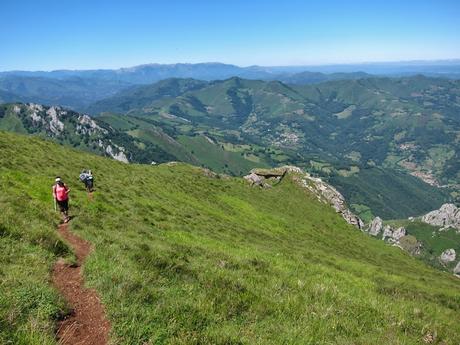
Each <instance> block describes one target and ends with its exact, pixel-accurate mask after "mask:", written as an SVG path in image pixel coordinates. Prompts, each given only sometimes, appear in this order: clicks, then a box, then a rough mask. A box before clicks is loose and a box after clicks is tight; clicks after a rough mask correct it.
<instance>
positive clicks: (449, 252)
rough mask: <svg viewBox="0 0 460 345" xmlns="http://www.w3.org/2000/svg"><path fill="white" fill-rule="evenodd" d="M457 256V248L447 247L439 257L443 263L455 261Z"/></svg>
mask: <svg viewBox="0 0 460 345" xmlns="http://www.w3.org/2000/svg"><path fill="white" fill-rule="evenodd" d="M455 258H456V253H455V249H446V250H445V251H443V252H442V254H441V256H440V257H439V259H440V260H441V262H442V263H443V264H448V263H450V262H454V261H455Z"/></svg>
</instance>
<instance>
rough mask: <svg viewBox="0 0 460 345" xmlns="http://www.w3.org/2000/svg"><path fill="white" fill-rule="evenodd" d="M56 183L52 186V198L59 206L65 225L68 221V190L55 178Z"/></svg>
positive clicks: (58, 178) (59, 179)
mask: <svg viewBox="0 0 460 345" xmlns="http://www.w3.org/2000/svg"><path fill="white" fill-rule="evenodd" d="M55 181H56V183H55V184H54V185H53V198H54V201H55V206H56V203H57V204H58V205H59V210H60V211H61V213H62V216H63V220H64V223H67V222H68V221H69V220H70V217H69V192H70V188H69V187H67V185H66V184H65V183H64V182H62V180H61V178H60V177H59V176H58V177H56V180H55Z"/></svg>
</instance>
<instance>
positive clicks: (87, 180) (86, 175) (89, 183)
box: [80, 170, 94, 193]
mask: <svg viewBox="0 0 460 345" xmlns="http://www.w3.org/2000/svg"><path fill="white" fill-rule="evenodd" d="M80 181H81V182H83V183H84V184H85V188H86V191H87V192H88V193H91V192H92V191H93V186H94V178H93V173H92V172H91V170H83V171H82V172H81V174H80Z"/></svg>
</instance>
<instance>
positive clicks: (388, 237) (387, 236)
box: [382, 225, 406, 243]
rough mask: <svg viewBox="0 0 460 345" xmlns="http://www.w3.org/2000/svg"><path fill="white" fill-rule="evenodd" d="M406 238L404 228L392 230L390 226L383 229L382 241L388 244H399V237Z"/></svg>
mask: <svg viewBox="0 0 460 345" xmlns="http://www.w3.org/2000/svg"><path fill="white" fill-rule="evenodd" d="M403 236H406V229H405V228H404V227H399V228H396V229H394V228H392V227H391V226H390V225H385V226H384V227H383V235H382V240H384V241H388V242H390V243H399V240H400V239H401V237H403Z"/></svg>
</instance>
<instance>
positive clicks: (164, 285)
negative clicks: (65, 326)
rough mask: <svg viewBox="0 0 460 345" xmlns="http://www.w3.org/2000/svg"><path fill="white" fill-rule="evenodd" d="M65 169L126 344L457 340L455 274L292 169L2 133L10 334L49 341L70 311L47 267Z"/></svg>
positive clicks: (0, 335)
mask: <svg viewBox="0 0 460 345" xmlns="http://www.w3.org/2000/svg"><path fill="white" fill-rule="evenodd" d="M61 157H62V159H60V158H61ZM64 157H65V159H64ZM83 167H85V168H86V167H89V168H91V169H93V171H94V173H95V176H96V192H95V195H94V200H93V201H90V200H88V198H87V197H86V195H85V193H84V191H83V186H81V185H80V184H79V183H78V182H77V175H78V172H79V171H80V169H81V168H83ZM56 174H60V175H62V176H63V178H64V179H65V180H66V181H67V182H68V183H69V184H70V186H71V188H72V200H71V207H72V209H71V212H72V214H73V215H74V216H75V218H74V219H73V220H72V222H71V229H72V231H74V232H76V233H77V234H78V235H80V236H82V237H84V238H86V239H88V240H89V241H91V242H92V243H93V244H94V246H95V250H94V252H93V253H92V254H91V256H90V257H89V258H88V261H87V263H86V264H85V268H84V274H85V278H86V280H87V285H88V286H90V287H93V288H95V289H96V290H97V291H98V292H99V294H100V295H101V297H102V301H103V303H104V304H105V305H106V309H107V313H108V316H109V318H110V320H111V322H112V329H113V331H112V335H111V336H112V339H113V342H114V343H117V344H133V345H134V344H149V343H151V344H331V343H334V344H350V343H353V344H369V343H374V344H420V343H422V342H423V341H422V339H423V337H425V336H427V335H428V334H436V342H438V343H444V344H457V343H458V342H459V341H460V337H459V334H460V332H459V326H458V315H459V311H460V299H459V295H458V288H459V281H458V280H457V279H455V278H453V277H451V276H450V275H448V274H445V273H441V272H437V271H434V270H433V269H431V268H429V267H427V266H425V265H423V264H422V263H420V262H418V261H417V260H416V259H414V258H412V257H410V256H408V255H407V254H405V253H404V252H402V251H400V250H399V249H398V248H392V247H389V246H387V245H385V244H384V243H383V242H382V241H376V240H374V239H371V238H369V237H367V236H366V235H364V234H362V233H361V232H359V231H357V230H356V229H355V228H353V227H351V226H348V225H347V224H346V223H345V222H344V221H343V219H342V218H340V217H339V216H338V215H337V214H336V213H335V212H334V211H333V210H332V209H331V208H329V207H327V206H325V205H324V204H321V203H319V202H318V201H317V199H316V196H314V195H310V194H309V193H308V192H306V191H305V190H303V189H300V188H299V187H298V186H297V185H296V184H295V183H294V182H293V180H291V179H290V178H287V179H284V180H283V182H282V183H281V184H278V185H277V186H275V187H273V188H271V189H258V188H251V187H249V186H248V185H247V184H246V183H245V182H244V181H242V180H241V179H237V178H225V179H223V178H218V177H212V176H210V175H209V174H204V173H203V171H202V170H201V169H199V168H193V167H190V166H187V165H183V164H174V165H161V166H157V167H152V166H140V165H139V166H138V165H126V164H122V163H118V162H116V161H113V160H108V159H104V158H101V157H98V156H93V155H89V154H85V153H81V152H78V151H73V150H69V149H67V148H64V147H60V146H57V145H55V144H52V143H50V142H46V141H42V140H40V139H38V138H30V137H24V136H18V135H13V134H7V133H1V132H0V181H1V188H2V193H0V198H1V202H2V206H3V207H2V210H6V211H4V212H2V213H1V215H0V229H1V231H0V243H1V247H2V250H1V251H0V255H1V259H2V260H1V261H2V265H1V266H0V274H1V277H2V279H1V280H0V298H1V299H2V300H1V302H2V303H0V325H1V326H2V327H0V339H1V340H2V341H6V340H7V339H8V340H11V339H13V343H15V344H26V343H28V344H47V343H49V344H51V343H52V327H51V321H52V320H53V317H56V315H58V314H59V311H60V310H62V304H61V303H60V302H59V299H58V298H57V296H56V293H55V292H54V290H53V289H51V288H50V287H49V285H48V284H49V271H50V268H51V265H52V263H53V261H55V260H56V258H57V255H66V249H65V247H63V246H62V244H61V242H60V241H59V240H58V239H57V237H56V235H55V232H54V229H55V227H56V218H57V217H56V216H55V215H54V216H53V215H52V214H51V205H52V204H51V199H50V195H49V188H50V185H51V183H52V180H53V177H54V176H55V175H56ZM5 249H6V250H5Z"/></svg>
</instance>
